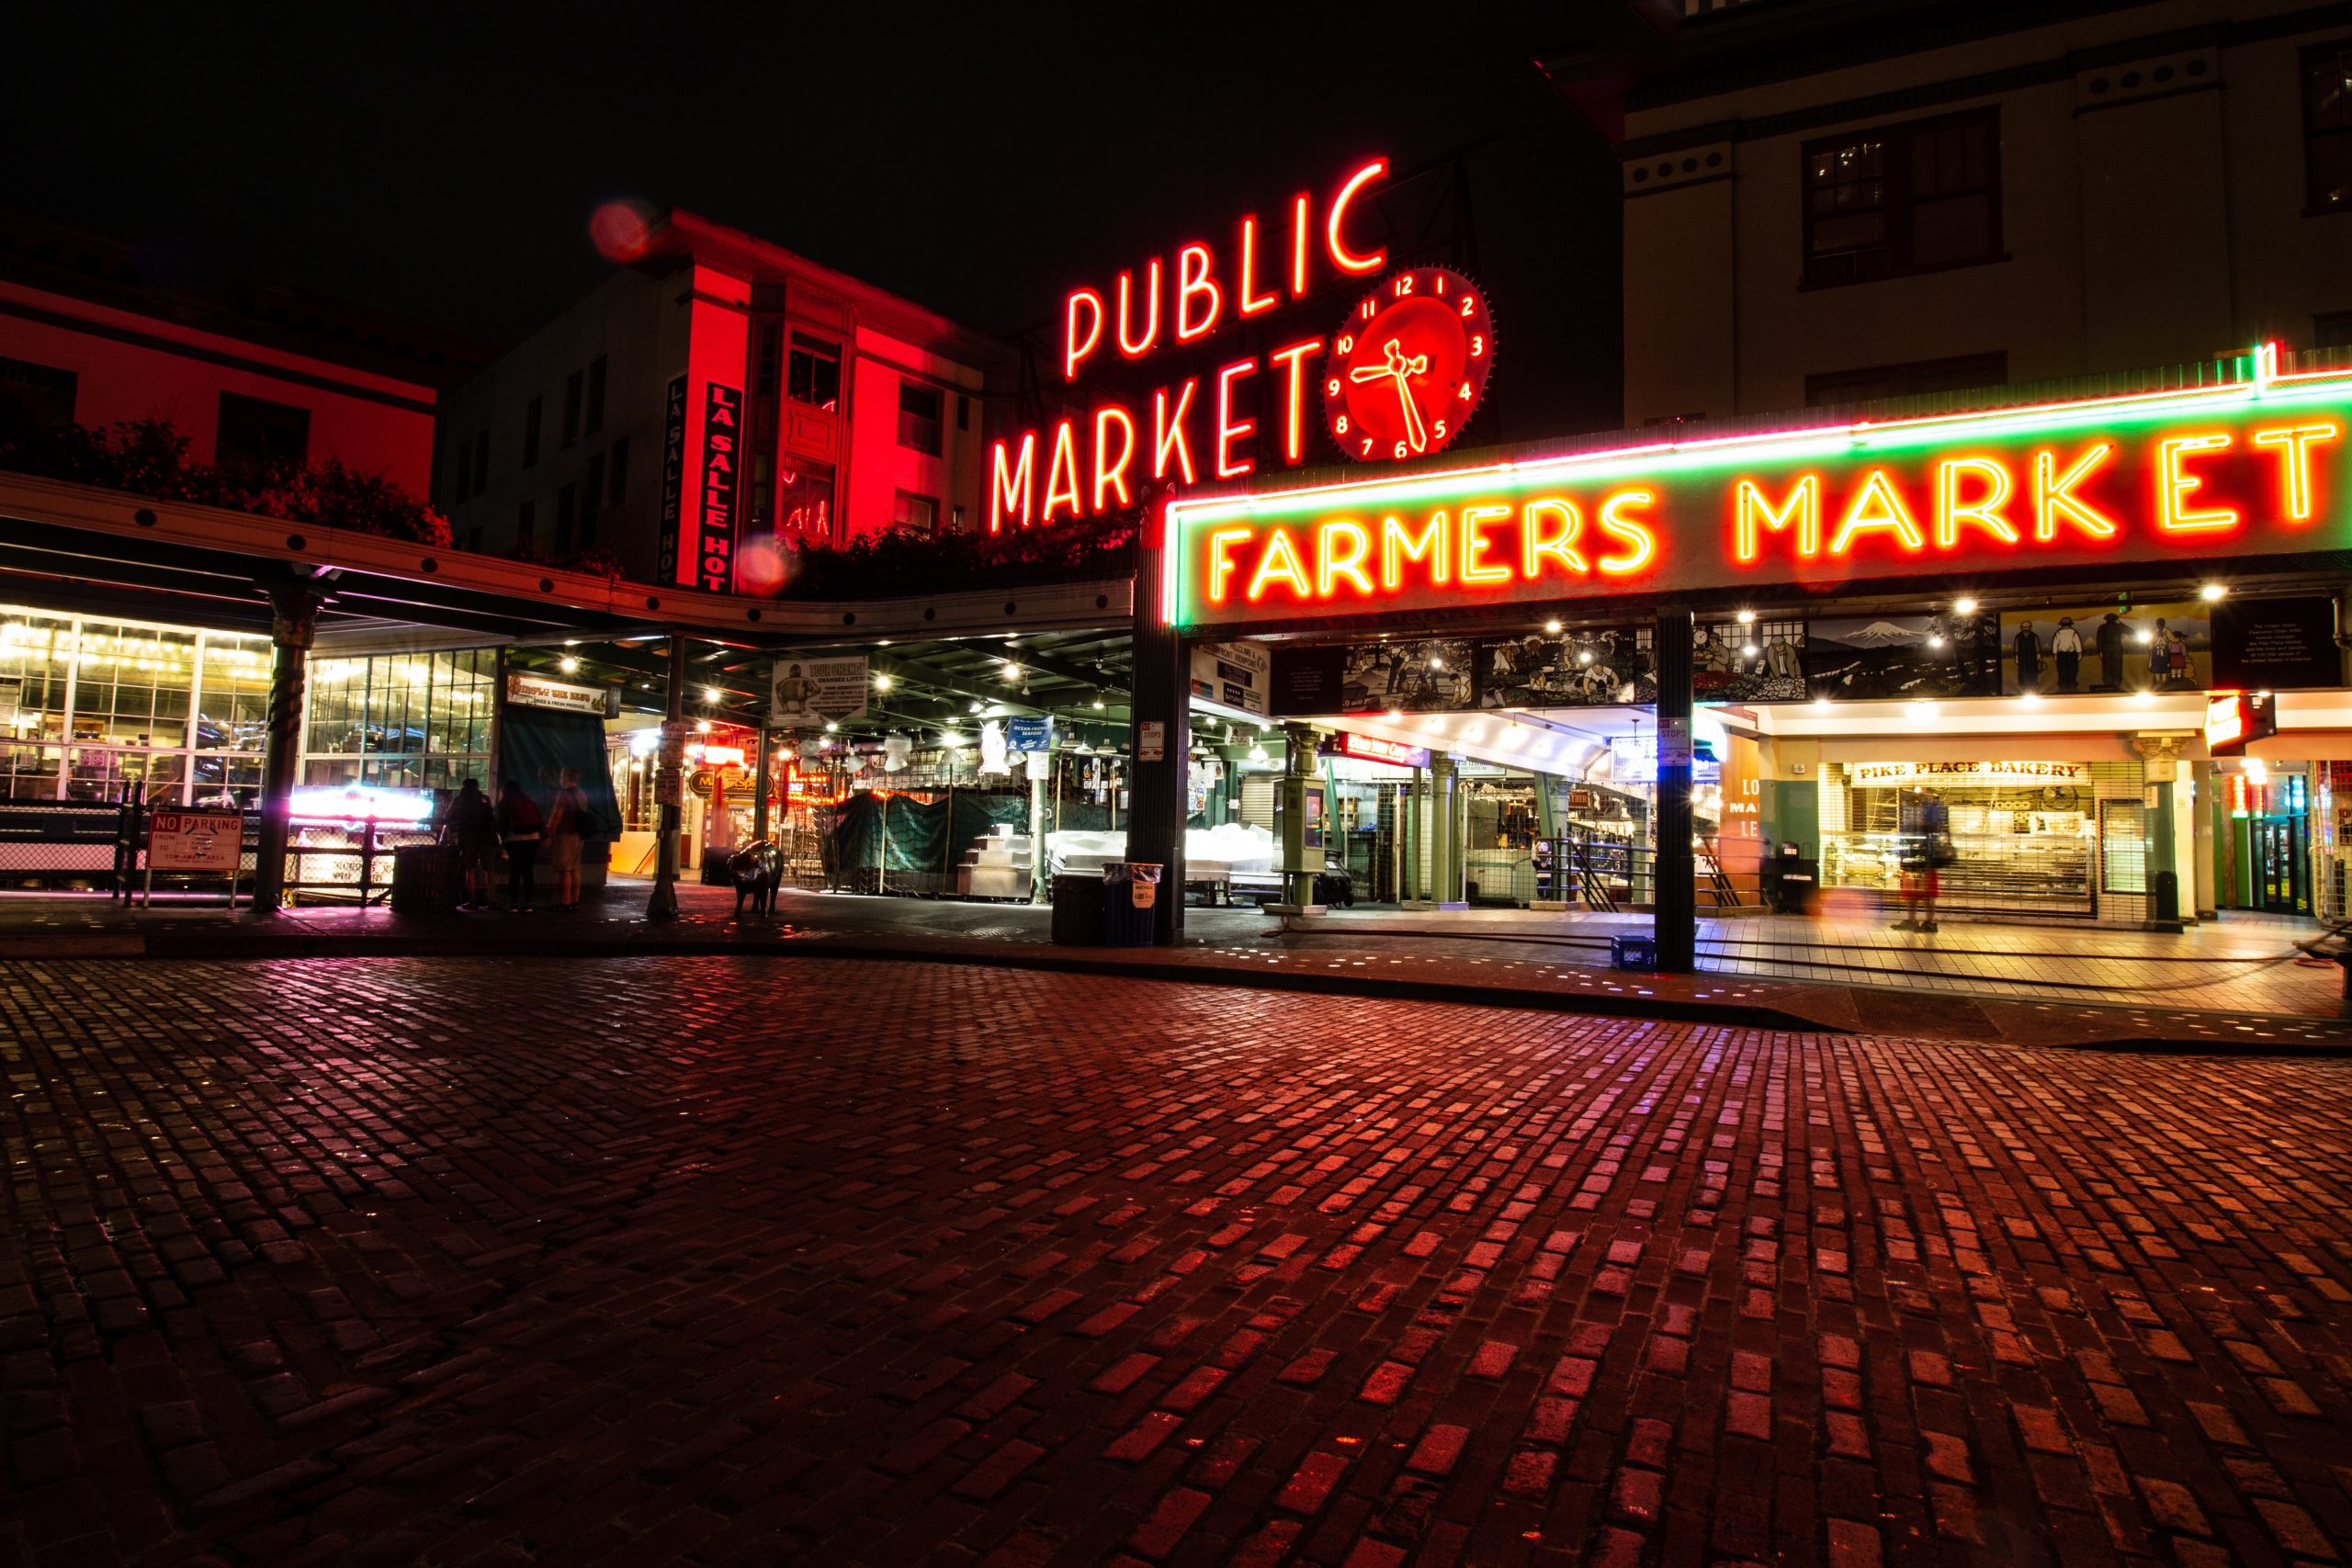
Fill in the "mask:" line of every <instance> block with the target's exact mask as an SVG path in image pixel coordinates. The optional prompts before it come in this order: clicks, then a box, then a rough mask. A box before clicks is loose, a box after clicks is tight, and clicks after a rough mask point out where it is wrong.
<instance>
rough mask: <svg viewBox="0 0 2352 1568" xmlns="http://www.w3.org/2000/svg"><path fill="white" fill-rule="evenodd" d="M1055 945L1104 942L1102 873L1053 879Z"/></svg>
mask: <svg viewBox="0 0 2352 1568" xmlns="http://www.w3.org/2000/svg"><path fill="white" fill-rule="evenodd" d="M1053 895H1054V945H1055V946H1057V947H1100V946H1102V945H1103V897H1104V895H1103V878H1101V877H1100V876H1084V875H1080V876H1067V875H1065V876H1057V877H1055V878H1054V885H1053Z"/></svg>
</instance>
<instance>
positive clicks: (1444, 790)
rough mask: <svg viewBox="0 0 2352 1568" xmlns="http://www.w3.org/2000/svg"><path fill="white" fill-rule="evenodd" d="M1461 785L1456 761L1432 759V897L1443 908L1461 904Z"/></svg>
mask: <svg viewBox="0 0 2352 1568" xmlns="http://www.w3.org/2000/svg"><path fill="white" fill-rule="evenodd" d="M1460 813H1461V782H1460V780H1459V779H1458V778H1457V777H1456V776H1455V773H1454V761H1453V758H1452V757H1450V756H1447V755H1445V754H1444V753H1442V752H1438V753H1434V754H1432V755H1431V756H1430V901H1431V902H1433V903H1434V904H1436V905H1437V907H1438V908H1441V909H1459V908H1463V903H1462V834H1461V815H1460Z"/></svg>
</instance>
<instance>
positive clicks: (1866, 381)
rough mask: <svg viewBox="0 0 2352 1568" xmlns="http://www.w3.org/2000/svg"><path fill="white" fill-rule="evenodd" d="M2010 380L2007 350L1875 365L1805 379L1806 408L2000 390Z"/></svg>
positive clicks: (1831, 371)
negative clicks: (1979, 388)
mask: <svg viewBox="0 0 2352 1568" xmlns="http://www.w3.org/2000/svg"><path fill="white" fill-rule="evenodd" d="M2008 379H2009V355H2008V351H2007V349H1996V350H1995V351H1993V352H1992V353H1991V354H1966V355H1961V356H1960V357H1959V358H1956V359H1918V360H1914V361H1912V362H1911V363H1910V364H1907V365H1873V366H1871V367H1867V368H1864V369H1860V370H1830V371H1825V372H1823V373H1822V374H1821V375H1818V376H1808V377H1806V378H1804V401H1805V406H1806V407H1807V408H1816V409H1817V408H1821V407H1824V406H1826V405H1827V404H1830V403H1865V402H1870V401H1871V400H1874V399H1878V398H1908V397H1916V396H1917V395H1918V394H1920V393H1922V392H1957V391H1962V390H1965V389H1970V388H1974V387H1999V386H2005V385H2007V382H2008Z"/></svg>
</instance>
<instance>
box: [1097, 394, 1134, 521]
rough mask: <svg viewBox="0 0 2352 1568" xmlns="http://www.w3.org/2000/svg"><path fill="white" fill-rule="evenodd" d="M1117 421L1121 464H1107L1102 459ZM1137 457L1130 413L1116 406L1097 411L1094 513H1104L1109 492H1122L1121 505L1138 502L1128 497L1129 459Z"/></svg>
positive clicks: (1108, 406)
mask: <svg viewBox="0 0 2352 1568" xmlns="http://www.w3.org/2000/svg"><path fill="white" fill-rule="evenodd" d="M1114 421H1116V422H1117V423H1118V426H1119V460H1118V461H1117V462H1115V463H1107V462H1104V461H1103V452H1104V450H1105V449H1106V448H1107V447H1108V446H1110V442H1109V440H1108V439H1107V438H1108V436H1109V434H1110V427H1111V424H1112V423H1113V422H1114ZM1135 455H1136V422H1135V421H1134V420H1132V419H1129V418H1128V417H1127V411H1126V410H1125V409H1123V408H1121V407H1120V406H1119V405H1118V404H1116V403H1110V404H1106V405H1105V406H1103V407H1102V408H1099V409H1097V410H1095V411H1094V510H1095V511H1097V512H1100V511H1102V510H1103V493H1104V492H1105V491H1114V490H1115V491H1118V492H1119V504H1120V505H1121V506H1128V505H1132V504H1133V503H1134V499H1133V498H1132V497H1131V496H1129V495H1128V494H1127V459H1128V458H1130V457H1134V456H1135Z"/></svg>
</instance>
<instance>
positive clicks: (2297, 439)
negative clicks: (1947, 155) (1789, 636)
mask: <svg viewBox="0 0 2352 1568" xmlns="http://www.w3.org/2000/svg"><path fill="white" fill-rule="evenodd" d="M2254 367H2255V368H2254V375H2253V377H2252V378H2251V379H2250V380H2247V381H2245V382H2242V383H2237V384H2233V385H2223V386H2216V387H2205V388H2196V389H2185V390H2178V391H2168V392H2153V393H2143V394H2135V395H2132V396H2127V397H2118V398H2103V399H2094V400H2086V401H2081V402H2071V403H2049V404H2039V405H2035V406H2032V407H2029V408H2023V409H2016V410H2000V411H1996V412H1985V413H1968V414H1952V415H1939V416H1935V417H1930V418H1923V419H1911V420H1894V421H1886V422H1878V421H1863V422H1860V423H1853V424H1849V425H1838V426H1828V427H1822V428H1817V429H1811V430H1800V431H1787V432H1773V433H1770V434H1762V435H1750V436H1730V437H1723V438H1718V439H1714V440H1698V441H1669V442H1664V443H1659V444H1655V445H1649V446H1634V447H1626V448H1621V449H1617V450H1611V451H1601V452H1590V453H1577V454H1574V455H1570V456H1566V457H1555V458H1544V459H1536V460H1532V461H1512V462H1504V463H1497V464H1492V465H1488V466H1484V467H1479V468H1458V469H1451V470H1446V471H1442V472H1435V473H1421V474H1415V475H1412V476H1409V477H1405V478H1397V479H1360V480H1352V481H1348V482H1343V483H1339V484H1331V485H1319V486H1313V487H1309V488H1306V489H1301V490H1294V491H1265V492H1261V493H1258V494H1254V495H1233V496H1222V497H1209V498H1204V499H1201V500H1194V501H1177V502H1171V503H1170V506H1169V508H1168V514H1167V526H1168V540H1169V549H1170V561H1171V563H1172V566H1171V570H1170V571H1169V573H1168V575H1167V580H1166V583H1165V585H1164V595H1163V602H1162V604H1161V611H1162V614H1163V615H1164V616H1165V617H1166V619H1167V620H1168V621H1169V622H1170V623H1171V624H1173V625H1178V626H1187V627H1191V626H1217V625H1248V624H1251V623H1264V622H1272V621H1283V620H1297V619H1302V618H1321V617H1327V616H1334V615H1372V614H1378V613H1383V612H1388V611H1400V610H1430V609H1453V608H1461V607H1464V606H1467V605H1476V604H1512V603H1521V602H1558V601H1561V600H1568V599H1574V598H1577V597H1579V596H1584V595H1591V594H1606V593H1611V592H1620V593H1623V592H1657V591H1678V592H1679V591H1685V590H1703V589H1722V588H1733V587H1737V586H1739V585H1741V584H1743V583H1749V582H1754V583H1758V584H1765V583H1771V582H1776V581H1778V582H1790V581H1794V582H1802V583H1811V584H1819V585H1834V584H1837V583H1841V582H1846V581H1867V580H1869V579H1871V578H1886V577H1908V576H1917V575H1919V574H1921V573H1923V572H1926V573H1934V572H1942V571H1947V570H1964V571H1994V570H2010V569H2018V568H2027V567H2034V566H2042V565H2085V564H2093V565H2095V564H2099V563H2104V562H2117V563H2124V562H2149V561H2161V560H2163V559H2165V558H2167V557H2177V558H2190V557H2198V556H2211V555H2217V554H2229V555H2262V554H2282V553H2292V552H2301V551H2311V550H2324V549H2340V548H2346V547H2352V483H2347V466H2348V465H2347V453H2352V446H2347V443H2346V430H2347V428H2348V427H2352V373H2346V372H2333V371H2332V372H2312V373H2307V374H2302V375H2290V376H2282V375H2279V374H2278V373H2277V357H2276V351H2275V350H2274V349H2272V348H2270V347H2268V346H2267V345H2266V346H2265V347H2264V348H2261V349H2259V350H2256V353H2255V355H2254Z"/></svg>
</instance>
